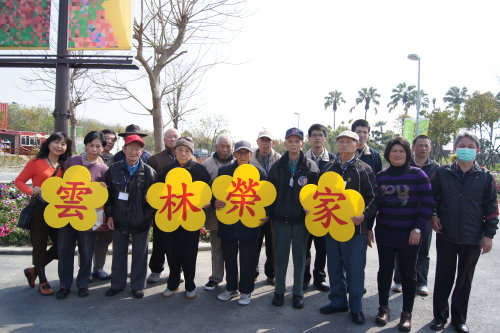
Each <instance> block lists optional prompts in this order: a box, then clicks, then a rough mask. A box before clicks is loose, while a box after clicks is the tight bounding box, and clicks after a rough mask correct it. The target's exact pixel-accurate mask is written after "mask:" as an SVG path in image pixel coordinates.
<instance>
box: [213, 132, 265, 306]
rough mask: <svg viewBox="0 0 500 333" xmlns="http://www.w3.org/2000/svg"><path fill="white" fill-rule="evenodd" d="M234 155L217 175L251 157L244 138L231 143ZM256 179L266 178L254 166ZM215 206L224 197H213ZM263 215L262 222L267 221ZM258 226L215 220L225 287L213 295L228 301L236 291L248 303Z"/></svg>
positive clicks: (227, 172) (230, 171)
mask: <svg viewBox="0 0 500 333" xmlns="http://www.w3.org/2000/svg"><path fill="white" fill-rule="evenodd" d="M233 156H234V158H235V159H236V163H231V164H229V165H225V166H222V167H220V168H219V171H218V174H217V176H222V175H228V176H232V175H233V174H234V171H235V170H236V168H238V166H240V165H242V164H248V163H249V162H250V159H251V158H252V146H251V144H250V142H248V141H239V142H236V144H235V145H234V153H233ZM257 170H259V174H260V179H259V180H266V172H265V171H264V170H263V169H261V168H259V167H257ZM214 205H215V208H216V209H221V208H223V207H225V206H226V203H225V202H224V201H220V200H215V203H214ZM267 220H268V218H267V217H265V218H264V219H263V220H262V223H265V222H267ZM259 231H260V228H259V227H257V228H249V227H247V226H245V225H243V223H241V221H238V222H236V223H235V224H231V225H227V224H224V223H221V222H220V221H219V227H218V231H217V233H218V237H220V238H221V243H222V253H223V255H224V263H225V264H226V280H227V285H226V290H225V291H224V292H222V293H221V294H219V295H218V296H217V298H218V299H220V300H221V301H228V300H230V299H231V298H233V297H236V296H238V291H239V292H240V293H241V294H240V299H239V300H238V303H239V304H240V305H248V304H250V299H251V297H252V292H253V290H254V285H255V265H256V264H257V255H258V249H257V244H258V239H259ZM238 251H239V253H240V274H239V283H238Z"/></svg>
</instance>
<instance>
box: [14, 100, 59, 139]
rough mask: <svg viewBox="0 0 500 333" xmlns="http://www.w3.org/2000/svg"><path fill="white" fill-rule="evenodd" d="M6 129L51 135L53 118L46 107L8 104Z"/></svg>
mask: <svg viewBox="0 0 500 333" xmlns="http://www.w3.org/2000/svg"><path fill="white" fill-rule="evenodd" d="M8 112H9V113H8V128H9V129H11V130H14V131H35V132H44V133H52V132H53V131H54V117H52V112H51V110H50V109H49V108H48V107H46V106H41V105H39V106H30V107H28V106H25V105H20V104H10V105H9V111H8Z"/></svg>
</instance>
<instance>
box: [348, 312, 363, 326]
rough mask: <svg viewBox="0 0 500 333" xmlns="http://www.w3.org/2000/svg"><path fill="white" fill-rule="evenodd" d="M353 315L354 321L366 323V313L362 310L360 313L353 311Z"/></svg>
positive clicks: (361, 323)
mask: <svg viewBox="0 0 500 333" xmlns="http://www.w3.org/2000/svg"><path fill="white" fill-rule="evenodd" d="M351 317H352V321H353V322H354V323H355V324H358V325H363V324H364V323H365V315H364V314H363V312H360V313H352V312H351Z"/></svg>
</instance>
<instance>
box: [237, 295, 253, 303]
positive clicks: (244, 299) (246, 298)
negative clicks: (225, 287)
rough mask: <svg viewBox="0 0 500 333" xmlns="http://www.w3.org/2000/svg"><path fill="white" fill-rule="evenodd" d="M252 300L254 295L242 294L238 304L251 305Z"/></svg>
mask: <svg viewBox="0 0 500 333" xmlns="http://www.w3.org/2000/svg"><path fill="white" fill-rule="evenodd" d="M251 298H252V294H243V293H241V296H240V299H239V300H238V304H240V305H248V304H250V300H251Z"/></svg>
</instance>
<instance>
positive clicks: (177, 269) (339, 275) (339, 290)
mask: <svg viewBox="0 0 500 333" xmlns="http://www.w3.org/2000/svg"><path fill="white" fill-rule="evenodd" d="M369 133H370V126H369V123H368V122H367V121H366V120H363V119H360V120H356V121H355V122H354V123H353V124H352V126H351V130H350V131H343V132H341V133H340V134H338V136H337V137H336V150H337V153H336V154H335V155H334V154H332V153H330V152H328V151H327V149H326V148H325V143H326V140H327V130H326V128H325V127H324V126H323V125H321V124H314V125H312V126H311V127H310V128H309V130H308V133H307V137H308V140H309V142H310V145H311V148H310V149H309V150H308V151H306V152H303V151H302V148H303V145H304V141H305V136H304V133H303V131H302V130H300V129H298V128H290V129H289V130H287V131H286V134H285V141H284V143H285V148H286V152H285V153H284V154H283V155H280V154H279V153H277V152H276V151H274V149H273V145H274V137H273V135H272V134H271V133H270V132H269V131H268V130H262V131H261V132H259V134H258V137H257V146H258V148H257V149H256V150H255V151H254V150H253V149H252V147H251V144H250V142H248V141H239V142H236V143H235V144H234V145H233V142H232V140H231V138H230V137H229V136H228V135H220V136H219V137H218V138H217V140H216V151H215V153H214V154H213V155H212V156H211V157H209V158H208V159H206V160H205V161H204V162H203V163H202V164H199V163H198V162H196V159H195V158H194V157H193V152H194V142H193V140H192V139H191V138H189V137H181V136H180V134H179V132H178V131H177V130H176V129H169V130H167V131H166V132H165V136H164V143H165V150H163V151H161V152H159V153H157V154H155V155H151V154H150V153H149V152H147V151H146V150H144V141H143V139H142V138H143V137H144V136H145V135H146V134H144V133H142V132H141V131H140V128H139V127H138V126H136V125H130V126H128V127H127V129H126V131H125V132H124V133H120V134H118V135H120V136H122V137H124V139H125V144H124V146H123V149H122V150H121V151H120V152H119V153H117V154H116V155H115V156H113V155H112V154H111V153H110V151H111V150H112V148H113V145H114V143H115V141H116V139H117V136H116V133H114V132H113V131H110V130H104V131H102V132H97V131H92V132H90V133H88V134H87V135H86V136H85V138H84V145H85V153H83V154H81V155H75V156H71V141H70V140H69V138H68V137H67V136H66V135H65V134H63V133H53V134H52V135H51V136H50V137H49V138H48V139H47V140H46V141H45V142H44V143H43V144H42V145H41V148H40V152H39V153H38V154H37V156H36V157H35V158H33V159H32V160H30V161H29V162H28V164H27V165H26V167H25V168H24V170H23V171H22V172H21V173H20V174H19V176H18V177H17V179H16V180H15V184H16V186H17V187H18V188H19V189H20V190H21V191H23V192H25V193H27V194H29V195H32V196H33V197H34V198H36V199H35V200H36V206H35V214H34V216H35V218H34V219H35V220H34V221H33V226H32V228H31V231H30V233H31V240H32V244H33V265H34V267H30V268H26V269H25V270H24V274H25V276H26V278H27V280H28V284H29V285H30V286H31V287H33V288H34V287H35V282H36V278H37V277H38V278H39V287H38V289H39V291H40V293H41V294H43V295H52V294H54V291H53V290H52V288H51V287H50V285H49V283H48V280H47V278H46V276H45V271H44V268H45V266H46V265H47V264H48V263H49V262H50V261H52V260H53V259H59V266H58V273H59V279H60V289H59V290H58V291H57V293H56V297H57V298H59V299H64V298H66V297H67V296H68V294H69V293H70V288H71V285H72V280H73V260H74V251H75V246H76V244H78V253H79V256H80V260H79V263H80V267H79V271H78V275H77V279H76V285H77V287H78V296H80V297H86V296H88V295H89V288H88V284H89V281H90V280H91V277H93V278H99V279H109V278H111V287H110V288H109V289H108V290H107V291H106V296H114V295H116V294H117V293H119V292H121V291H123V290H124V289H125V288H126V281H127V273H128V272H127V253H128V244H129V242H130V241H131V243H132V263H131V271H130V286H131V289H132V293H133V295H134V297H136V298H142V297H143V296H144V291H143V290H144V288H145V284H146V282H148V283H157V282H158V281H159V280H160V278H161V274H162V271H163V270H164V264H165V257H166V258H167V264H168V267H169V276H168V280H167V286H166V289H165V290H164V292H163V293H162V295H163V296H165V297H171V296H173V295H174V294H175V293H176V292H177V291H178V289H179V285H180V283H181V282H183V281H184V284H185V295H186V297H187V298H190V299H191V298H195V297H196V295H197V291H196V285H195V283H194V278H195V274H196V258H197V252H198V241H199V233H200V231H199V230H196V231H189V230H185V229H184V228H183V227H182V226H181V227H179V228H178V229H176V230H175V231H172V232H164V231H162V230H160V229H159V228H158V227H157V226H156V224H154V223H153V220H154V215H155V209H154V208H152V207H151V206H150V205H149V204H148V202H147V200H146V192H147V189H148V188H149V187H150V186H151V185H152V184H153V183H155V182H163V181H164V180H165V176H166V175H167V173H168V172H169V171H170V170H172V169H173V168H178V167H180V168H184V169H185V170H187V171H188V172H189V173H190V174H191V177H192V179H193V181H202V182H205V183H207V184H211V183H212V182H213V181H214V179H215V178H216V177H218V176H221V175H229V176H232V175H233V173H234V172H235V170H236V168H237V167H238V166H239V165H242V164H248V163H250V164H252V165H254V166H255V167H256V168H257V169H258V171H259V174H260V179H261V180H267V181H269V182H271V183H272V184H273V185H274V187H275V188H276V191H277V197H276V200H275V201H274V203H273V204H272V205H271V206H269V207H267V208H266V214H267V216H266V217H265V218H263V219H261V220H260V227H257V228H249V227H247V226H245V225H244V224H243V223H242V222H241V221H239V222H237V223H235V224H232V225H226V224H223V223H221V222H220V221H218V219H217V216H216V211H217V210H218V209H222V208H223V207H224V206H225V202H224V201H221V200H217V199H215V198H214V199H213V200H212V203H211V204H210V205H207V206H206V207H204V209H205V212H206V222H205V226H206V228H207V229H208V230H209V232H210V243H211V259H212V274H211V276H210V277H209V281H208V282H207V283H206V285H205V286H204V289H205V290H207V291H212V290H214V289H216V288H217V287H218V285H219V284H220V283H222V281H223V279H224V273H225V274H226V282H227V283H226V286H225V290H224V291H223V292H221V293H220V294H219V295H218V296H217V298H218V299H219V300H221V301H227V300H230V299H233V298H236V297H239V298H238V303H239V304H241V305H247V304H249V303H250V302H251V297H252V292H253V291H254V284H255V281H256V280H257V277H258V275H259V264H258V261H259V256H260V250H261V247H262V245H263V241H264V238H265V251H266V262H265V264H264V273H265V275H266V281H267V282H268V283H269V284H271V285H273V286H274V287H275V291H274V295H273V298H272V304H273V305H274V306H283V304H284V299H285V292H286V284H285V278H286V273H287V268H288V259H289V253H290V248H291V249H292V258H293V267H294V272H293V288H292V305H293V307H294V308H297V309H301V308H303V307H304V291H305V290H306V289H307V288H308V287H309V285H310V283H311V279H313V285H314V287H315V288H317V289H318V290H320V291H324V292H329V295H328V298H329V302H328V304H327V305H325V306H323V307H321V308H320V309H319V311H320V312H321V313H322V314H334V313H339V312H347V311H350V313H351V316H352V320H353V322H354V323H356V324H364V323H365V317H364V313H363V305H362V298H363V294H364V293H365V292H366V289H365V287H364V281H365V273H364V272H365V265H366V250H367V247H372V245H373V243H374V242H376V243H377V251H378V259H379V270H378V274H377V283H378V297H379V308H378V313H377V314H376V316H375V321H376V323H378V324H379V325H382V326H383V325H386V324H387V322H388V321H389V320H390V310H389V293H390V289H391V280H392V279H393V275H394V283H395V284H394V286H393V290H394V291H396V292H402V293H403V308H402V312H401V315H400V322H399V325H398V328H399V330H400V331H404V332H407V331H410V330H411V316H412V310H413V303H414V299H415V294H416V293H418V294H420V295H422V296H427V295H428V294H429V288H428V284H427V275H428V270H429V248H430V244H431V237H432V230H434V231H435V232H436V234H437V238H436V251H437V263H436V275H435V283H434V292H433V321H432V323H431V328H432V329H433V330H442V329H444V327H445V325H446V323H447V320H448V318H449V316H450V309H449V305H448V304H449V303H448V300H449V296H450V294H451V291H452V289H453V286H454V290H453V295H452V298H451V324H452V326H453V327H454V328H455V330H456V331H458V332H468V328H467V326H466V319H467V308H468V299H469V295H470V291H471V284H472V278H473V274H474V269H475V266H476V263H477V261H478V258H479V255H480V254H481V253H483V254H484V253H487V252H489V251H490V250H491V248H492V239H493V237H494V235H495V233H496V229H497V224H498V206H497V202H496V186H495V184H494V179H493V177H492V176H491V174H490V173H489V172H488V170H486V169H485V168H483V167H481V166H479V165H478V163H477V162H476V161H475V156H476V154H477V152H479V141H478V139H477V137H476V136H475V135H474V134H473V133H470V132H467V131H463V132H460V133H459V134H458V135H457V136H456V138H455V140H454V151H455V153H456V160H455V161H454V162H452V163H451V164H449V165H444V166H439V165H438V164H437V163H436V162H435V161H432V160H431V159H430V158H429V154H430V152H431V141H430V139H429V138H428V137H427V136H425V135H419V136H417V137H416V138H415V139H414V140H413V142H412V145H410V143H409V142H408V141H407V140H405V139H403V138H401V137H394V138H392V139H391V140H389V142H388V143H387V145H386V148H385V151H384V153H383V157H384V159H385V160H386V161H387V162H388V167H387V168H386V169H384V170H382V161H381V157H380V154H379V153H378V152H377V151H376V150H375V149H373V148H371V147H369V146H368V144H367V141H368V138H369ZM72 165H82V166H84V167H86V168H87V169H88V170H89V171H90V174H91V176H92V181H96V182H101V184H102V186H105V187H107V189H108V191H109V198H108V202H107V203H106V205H105V206H104V207H103V211H102V214H101V215H102V216H103V223H102V224H101V225H100V226H98V227H96V228H93V229H92V230H89V231H77V230H75V229H73V228H72V227H71V226H69V225H68V226H66V227H64V228H61V229H57V230H56V229H53V228H51V227H49V226H48V225H47V224H46V223H45V221H44V219H43V214H42V213H43V209H44V207H45V205H46V203H45V202H44V201H43V193H41V190H40V186H41V184H42V182H43V181H44V180H45V179H46V178H48V177H51V176H58V177H61V176H62V175H63V173H64V171H65V170H67V168H69V167H70V166H72ZM330 171H333V172H336V173H338V174H339V175H340V176H341V177H342V178H343V179H344V182H345V188H346V189H353V190H355V191H357V192H359V193H360V194H361V196H362V197H363V199H364V202H365V208H364V211H363V212H362V214H361V215H359V216H352V217H351V220H352V223H354V225H355V231H354V235H353V237H352V238H351V239H350V240H348V241H345V242H339V241H337V240H335V239H334V238H332V237H331V236H330V235H329V234H327V235H326V236H323V237H315V236H312V235H310V234H309V232H308V231H307V229H306V226H305V218H306V215H307V214H309V211H307V210H305V209H304V208H303V207H302V205H301V203H300V200H299V193H300V191H301V189H302V188H303V187H304V186H305V185H307V184H317V183H318V180H319V177H320V176H321V175H322V174H323V173H326V172H330ZM29 179H31V180H32V187H29V186H28V185H26V182H27V181H28V180H29ZM36 212H38V213H36ZM151 225H152V227H153V249H152V255H151V257H150V259H149V268H150V270H151V273H150V275H149V276H148V277H147V279H146V275H147V265H148V262H147V259H148V239H149V230H150V227H151ZM49 239H50V241H51V244H52V246H51V247H50V248H49V249H47V246H46V245H47V241H48V240H49ZM111 241H112V242H113V261H112V268H111V275H109V274H108V273H107V272H105V271H104V269H103V267H104V263H105V258H106V253H107V249H108V246H109V244H110V243H111ZM313 243H314V245H315V249H316V257H315V261H314V268H313V272H312V275H311V272H310V269H311V268H310V266H311V251H310V250H311V246H312V244H313ZM238 253H239V265H238ZM92 258H93V261H94V268H93V270H92ZM327 260H328V264H327ZM325 266H326V268H327V270H328V277H329V284H328V283H327V282H326V276H327V274H326V272H325ZM455 278H456V281H455Z"/></svg>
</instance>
